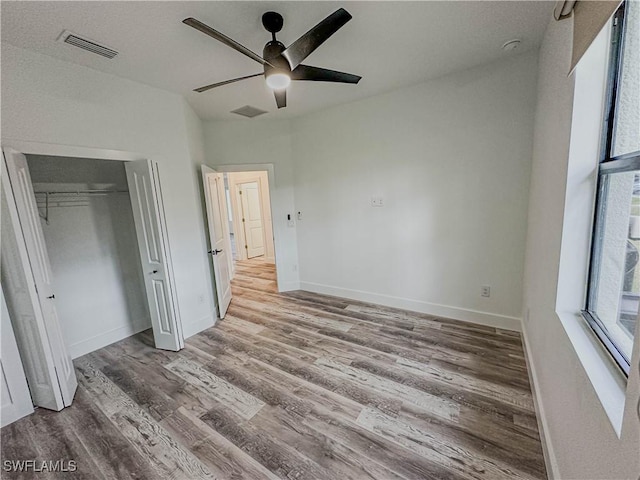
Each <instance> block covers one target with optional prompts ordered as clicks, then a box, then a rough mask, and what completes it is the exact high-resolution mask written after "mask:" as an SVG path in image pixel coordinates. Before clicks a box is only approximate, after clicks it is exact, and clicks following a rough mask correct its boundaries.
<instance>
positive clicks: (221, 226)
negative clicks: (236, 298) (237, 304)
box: [202, 165, 231, 318]
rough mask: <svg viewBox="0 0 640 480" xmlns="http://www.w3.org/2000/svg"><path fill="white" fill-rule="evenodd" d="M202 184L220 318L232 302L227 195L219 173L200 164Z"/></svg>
mask: <svg viewBox="0 0 640 480" xmlns="http://www.w3.org/2000/svg"><path fill="white" fill-rule="evenodd" d="M202 183H203V185H204V199H205V203H206V205H207V223H208V225H209V245H210V247H211V250H209V254H210V255H211V259H212V261H213V275H214V277H215V283H216V296H217V298H218V309H219V311H220V318H224V316H225V314H226V313H227V308H229V304H230V303H231V276H230V274H229V257H228V256H229V255H230V254H231V248H230V244H229V240H228V239H229V232H228V228H229V223H228V221H227V198H226V194H225V191H224V178H223V176H222V174H221V173H217V172H216V171H215V170H213V169H211V168H209V167H207V166H206V165H202Z"/></svg>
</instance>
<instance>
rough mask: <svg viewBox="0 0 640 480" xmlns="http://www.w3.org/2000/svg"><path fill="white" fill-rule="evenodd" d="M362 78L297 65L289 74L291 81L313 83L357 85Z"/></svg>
mask: <svg viewBox="0 0 640 480" xmlns="http://www.w3.org/2000/svg"><path fill="white" fill-rule="evenodd" d="M361 78H362V77H360V76H358V75H353V74H351V73H344V72H338V71H336V70H328V69H326V68H320V67H312V66H310V65H298V66H297V67H296V68H295V70H293V71H292V72H291V80H311V81H315V82H338V83H358V82H359V81H360V79H361Z"/></svg>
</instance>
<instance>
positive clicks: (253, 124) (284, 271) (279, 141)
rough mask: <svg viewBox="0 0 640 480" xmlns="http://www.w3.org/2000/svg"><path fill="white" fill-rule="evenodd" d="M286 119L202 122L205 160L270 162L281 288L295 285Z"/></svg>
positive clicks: (215, 163)
mask: <svg viewBox="0 0 640 480" xmlns="http://www.w3.org/2000/svg"><path fill="white" fill-rule="evenodd" d="M290 128H291V126H290V123H289V122H288V121H273V122H271V121H259V120H258V121H252V120H248V119H245V120H238V121H234V122H207V123H205V124H204V138H205V152H206V156H207V164H208V165H210V166H211V167H212V168H216V166H220V165H251V164H272V165H273V167H274V177H275V178H274V182H272V183H270V189H271V209H272V220H273V231H274V236H275V251H276V270H277V275H278V288H279V289H280V290H281V291H286V290H295V289H298V288H299V286H300V284H299V277H298V245H297V238H296V228H295V227H289V226H287V214H290V215H291V217H292V218H295V212H296V209H295V202H294V194H293V160H292V154H291V132H290Z"/></svg>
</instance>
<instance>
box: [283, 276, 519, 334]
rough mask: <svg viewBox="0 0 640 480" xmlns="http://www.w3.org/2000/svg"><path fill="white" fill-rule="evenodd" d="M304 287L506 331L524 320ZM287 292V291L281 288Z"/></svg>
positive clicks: (309, 285)
mask: <svg viewBox="0 0 640 480" xmlns="http://www.w3.org/2000/svg"><path fill="white" fill-rule="evenodd" d="M300 289H301V290H308V291H310V292H315V293H322V294H325V295H333V296H336V297H343V298H350V299H352V300H359V301H361V302H370V303H377V304H378V305H384V306H387V307H394V308H402V309H404V310H411V311H414V312H419V313H426V314H428V315H434V316H437V317H444V318H451V319H454V320H461V321H463V322H470V323H477V324H480V325H487V326H489V327H496V328H502V329H505V330H514V331H516V332H519V331H520V329H521V328H522V322H521V320H520V319H519V318H517V317H509V316H506V315H499V314H495V313H489V312H481V311H478V310H470V309H466V308H459V307H451V306H448V305H439V304H436V303H429V302H423V301H421V300H411V299H409V298H401V297H393V296H391V295H382V294H379V293H371V292H363V291H361V290H351V289H347V288H339V287H332V286H329V285H321V284H319V283H312V282H300ZM280 291H285V290H282V289H281V290H280Z"/></svg>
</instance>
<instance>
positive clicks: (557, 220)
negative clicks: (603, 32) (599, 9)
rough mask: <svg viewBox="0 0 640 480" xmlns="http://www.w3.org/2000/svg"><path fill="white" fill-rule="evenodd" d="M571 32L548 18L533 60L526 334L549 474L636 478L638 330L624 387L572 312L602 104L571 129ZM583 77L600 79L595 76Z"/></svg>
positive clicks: (579, 114) (639, 445)
mask: <svg viewBox="0 0 640 480" xmlns="http://www.w3.org/2000/svg"><path fill="white" fill-rule="evenodd" d="M571 37H572V21H571V20H565V21H561V22H556V21H553V20H552V21H551V22H550V23H549V26H548V27H547V31H546V34H545V38H544V41H543V44H542V47H541V51H540V57H539V74H538V75H539V76H538V102H537V108H536V120H535V138H534V149H533V152H534V153H533V163H532V171H531V185H530V199H529V215H528V216H529V225H528V233H527V255H526V267H525V288H524V318H525V322H524V326H523V327H524V334H525V339H526V343H527V351H528V356H529V357H528V359H529V367H530V370H531V372H532V374H533V377H534V380H535V381H534V384H535V391H536V397H537V404H538V407H539V409H540V410H539V412H540V413H541V414H542V415H540V418H541V420H542V423H543V426H544V431H545V433H546V447H547V449H548V457H547V460H548V465H549V467H550V468H551V471H550V472H549V473H550V475H551V476H552V478H563V479H591V478H593V479H605V478H606V479H614V478H615V479H621V478H637V477H638V474H639V473H640V455H638V452H640V438H639V437H640V424H638V403H639V399H640V381H639V377H640V374H639V368H638V355H639V354H640V342H639V341H638V340H639V339H640V335H638V334H636V345H635V353H634V355H635V356H634V358H635V360H634V362H633V363H634V364H633V366H632V371H631V374H630V376H629V382H628V384H626V383H625V382H624V381H622V380H621V375H620V374H618V373H617V372H615V368H612V362H611V360H610V359H609V358H607V356H606V354H604V353H603V350H602V348H600V347H599V345H597V344H596V343H595V342H597V341H596V340H595V339H594V337H593V335H591V333H590V332H588V331H587V327H585V324H584V322H581V321H580V319H579V316H578V315H577V313H578V310H579V308H581V305H583V304H584V303H583V302H584V289H585V282H586V280H585V279H586V265H587V262H588V253H587V250H588V244H589V241H588V240H589V236H590V232H591V230H590V219H591V218H592V217H591V215H592V207H593V195H594V194H595V188H594V180H595V177H594V165H595V163H596V162H597V159H594V158H590V159H587V160H586V165H585V160H584V158H585V155H584V153H585V148H584V147H585V146H588V147H592V144H593V142H594V138H595V139H597V137H598V135H597V133H596V134H594V126H593V125H590V124H589V122H588V121H584V118H592V116H593V115H598V114H599V110H600V109H599V108H598V107H599V106H597V105H596V106H595V108H591V109H585V110H584V111H583V110H581V111H576V116H575V117H574V118H575V119H576V123H575V124H574V127H575V128H574V132H572V111H573V101H574V87H575V78H574V77H573V76H571V77H569V76H567V70H568V66H569V61H570V60H569V59H570V54H571ZM578 70H580V65H579V67H578ZM578 73H579V71H578ZM589 80H590V82H591V83H597V82H600V83H602V79H601V78H598V76H597V75H595V76H594V77H593V78H591V79H589ZM580 87H582V85H580ZM575 93H576V95H580V96H581V97H583V99H584V100H585V101H587V100H589V99H593V95H590V96H589V95H583V92H582V91H581V90H576V92H575ZM596 128H597V125H596ZM578 130H579V131H580V135H578ZM573 134H575V142H574V144H573V145H571V162H570V161H569V159H570V139H571V137H572V135H573ZM574 147H575V148H574ZM577 153H581V154H582V155H579V156H580V157H581V158H582V160H581V159H580V158H577V156H576V155H575V154H577ZM589 163H591V164H590V165H589ZM563 225H564V230H563ZM563 247H564V248H563ZM561 254H562V255H561ZM566 267H570V268H566ZM571 309H573V312H570V310H571ZM596 387H599V388H596ZM603 387H604V388H603ZM618 392H621V395H622V397H623V398H622V401H623V403H624V405H623V406H621V408H622V409H623V410H620V411H618V412H613V411H611V410H610V404H611V403H616V402H617V398H616V397H617V396H618ZM625 397H626V402H625ZM616 415H618V416H619V417H620V424H621V426H622V429H621V434H620V436H618V433H617V432H616V423H617V422H616V421H615V416H616ZM618 426H619V425H618Z"/></svg>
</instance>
